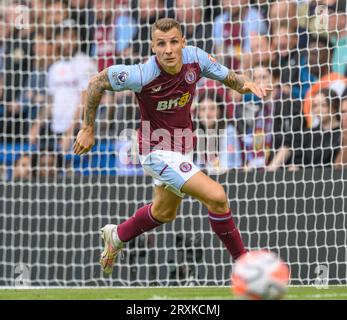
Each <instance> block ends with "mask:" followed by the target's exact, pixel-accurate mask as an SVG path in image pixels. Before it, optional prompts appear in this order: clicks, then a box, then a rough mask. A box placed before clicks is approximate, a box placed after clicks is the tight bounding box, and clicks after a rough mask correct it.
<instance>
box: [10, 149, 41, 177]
mask: <svg viewBox="0 0 347 320" xmlns="http://www.w3.org/2000/svg"><path fill="white" fill-rule="evenodd" d="M36 159H37V157H35V156H33V155H31V154H23V155H22V156H20V157H19V158H18V159H17V160H16V161H15V163H14V166H13V173H12V179H13V180H31V179H33V178H34V177H35V176H36V174H35V170H34V168H35V167H36Z"/></svg>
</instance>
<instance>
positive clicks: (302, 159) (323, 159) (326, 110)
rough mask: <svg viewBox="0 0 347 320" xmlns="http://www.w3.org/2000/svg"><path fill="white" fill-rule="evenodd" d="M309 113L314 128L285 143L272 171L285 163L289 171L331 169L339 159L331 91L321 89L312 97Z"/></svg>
mask: <svg viewBox="0 0 347 320" xmlns="http://www.w3.org/2000/svg"><path fill="white" fill-rule="evenodd" d="M312 113H313V116H314V117H315V118H316V119H317V121H314V123H315V124H316V125H315V127H313V128H312V129H305V130H304V131H303V132H302V133H301V134H295V135H292V139H287V140H285V141H284V145H283V148H282V150H281V154H280V155H277V156H278V159H277V160H276V161H274V163H275V164H276V166H273V168H272V169H273V170H275V169H277V168H278V167H279V166H282V165H283V164H286V163H287V164H292V165H294V167H291V168H292V169H294V170H296V169H297V168H298V167H302V166H305V167H308V166H324V165H333V164H334V162H336V161H337V159H339V157H338V155H339V153H340V152H341V139H342V137H341V126H340V98H339V96H338V95H337V94H336V92H334V91H333V90H332V89H328V88H326V89H322V90H321V91H320V92H318V93H317V94H316V95H315V96H314V97H313V103H312ZM296 166H298V167H296Z"/></svg>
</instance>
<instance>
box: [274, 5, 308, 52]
mask: <svg viewBox="0 0 347 320" xmlns="http://www.w3.org/2000/svg"><path fill="white" fill-rule="evenodd" d="M298 19H299V15H298V3H297V1H293V0H281V1H273V2H271V5H270V10H269V27H270V29H271V30H272V34H273V35H275V34H276V30H278V29H279V26H280V25H282V26H287V30H288V33H289V32H293V33H295V34H296V37H297V38H296V41H297V45H296V47H298V48H299V49H305V48H307V41H308V37H307V35H308V31H307V26H303V27H302V26H300V24H299V21H298Z"/></svg>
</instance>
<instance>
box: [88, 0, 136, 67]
mask: <svg viewBox="0 0 347 320" xmlns="http://www.w3.org/2000/svg"><path fill="white" fill-rule="evenodd" d="M94 8H95V12H96V27H95V30H94V43H93V46H92V56H94V57H96V58H97V59H98V70H99V71H102V70H103V69H105V68H107V67H109V66H111V65H113V64H121V63H128V62H129V61H126V60H125V57H127V56H129V55H130V45H131V41H132V39H133V38H134V36H135V34H136V21H135V20H134V19H132V18H131V17H130V15H129V14H128V13H127V12H126V11H125V10H123V9H122V7H119V6H118V5H117V1H115V0H105V1H97V0H95V1H94Z"/></svg>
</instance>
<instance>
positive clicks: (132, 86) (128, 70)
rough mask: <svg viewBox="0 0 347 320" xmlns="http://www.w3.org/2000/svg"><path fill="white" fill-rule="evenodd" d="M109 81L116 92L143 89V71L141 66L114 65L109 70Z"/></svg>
mask: <svg viewBox="0 0 347 320" xmlns="http://www.w3.org/2000/svg"><path fill="white" fill-rule="evenodd" d="M107 74H108V79H109V81H110V84H111V86H112V88H113V90H114V91H124V90H131V91H135V92H140V91H141V89H142V71H141V68H140V66H139V65H130V66H126V65H121V64H117V65H113V66H111V67H109V68H108V71H107Z"/></svg>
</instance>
